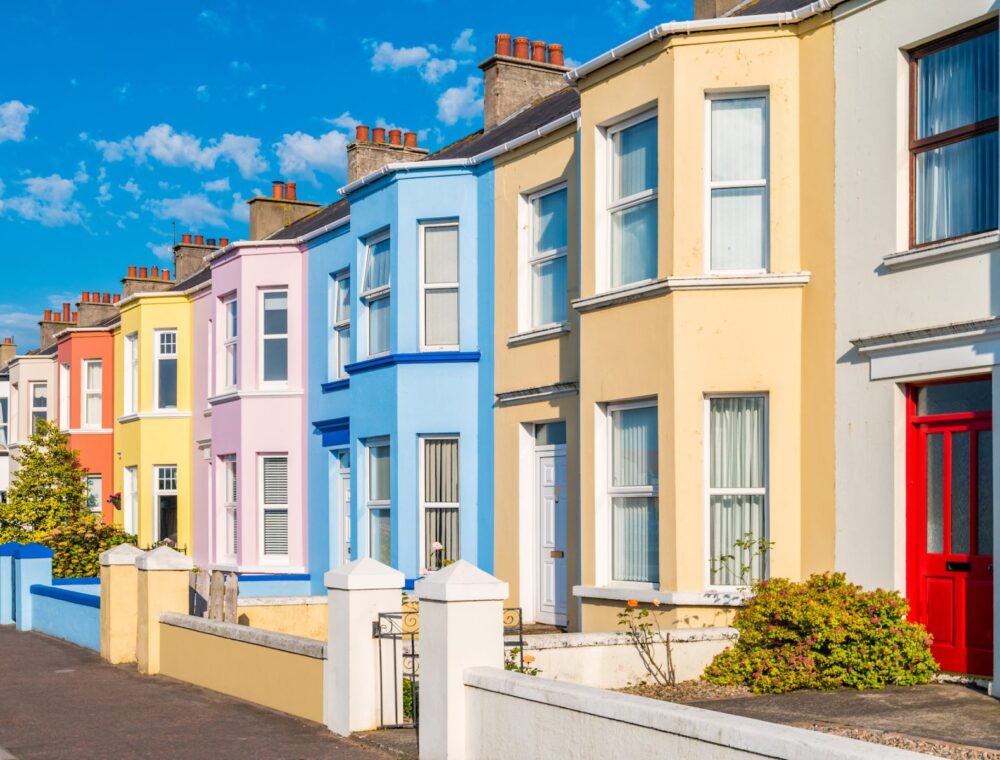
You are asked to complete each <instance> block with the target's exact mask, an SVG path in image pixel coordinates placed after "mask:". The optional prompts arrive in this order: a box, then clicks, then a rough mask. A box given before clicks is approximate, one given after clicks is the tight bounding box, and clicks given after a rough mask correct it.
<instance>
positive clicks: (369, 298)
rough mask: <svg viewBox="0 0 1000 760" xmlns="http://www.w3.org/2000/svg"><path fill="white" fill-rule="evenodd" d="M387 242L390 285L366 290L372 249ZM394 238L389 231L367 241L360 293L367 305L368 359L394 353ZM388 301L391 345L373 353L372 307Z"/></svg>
mask: <svg viewBox="0 0 1000 760" xmlns="http://www.w3.org/2000/svg"><path fill="white" fill-rule="evenodd" d="M385 240H389V241H390V243H389V284H388V285H383V286H381V287H378V288H375V289H373V290H364V287H365V280H367V279H368V265H369V257H370V256H371V250H372V248H373V247H374V246H375V245H377V244H378V243H381V242H383V241H385ZM391 241H392V236H391V234H390V233H389V231H388V230H387V231H385V232H381V233H379V234H378V235H374V236H372V237H370V238H368V239H367V240H366V241H365V258H364V263H365V265H364V271H363V272H362V273H361V283H360V293H361V302H362V303H364V305H365V321H366V322H367V324H366V325H365V328H366V330H365V353H366V355H367V356H368V357H376V356H385V355H387V354H390V353H392V242H391ZM381 300H386V301H388V302H389V303H388V305H387V307H386V308H387V309H388V310H389V343H388V345H387V346H386V349H385V351H379V352H378V353H374V354H373V353H372V350H371V336H372V328H371V305H372V303H374V302H375V301H381Z"/></svg>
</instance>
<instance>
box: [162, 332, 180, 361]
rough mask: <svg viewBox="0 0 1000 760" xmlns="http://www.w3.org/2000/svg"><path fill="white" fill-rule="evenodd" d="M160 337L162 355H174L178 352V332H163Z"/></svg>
mask: <svg viewBox="0 0 1000 760" xmlns="http://www.w3.org/2000/svg"><path fill="white" fill-rule="evenodd" d="M159 338H160V354H161V355H163V356H173V355H175V354H176V353H177V333H175V332H161V333H159Z"/></svg>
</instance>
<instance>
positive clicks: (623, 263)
mask: <svg viewBox="0 0 1000 760" xmlns="http://www.w3.org/2000/svg"><path fill="white" fill-rule="evenodd" d="M656 223H657V222H656V201H655V200H651V201H647V202H646V203H640V204H639V205H637V206H632V207H630V208H627V209H625V210H623V211H616V212H615V213H613V214H612V215H611V286H612V287H619V286H621V285H628V284H629V283H631V282H640V281H641V280H651V279H653V278H654V277H656V264H657V262H656V244H657V241H656Z"/></svg>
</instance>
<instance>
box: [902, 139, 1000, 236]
mask: <svg viewBox="0 0 1000 760" xmlns="http://www.w3.org/2000/svg"><path fill="white" fill-rule="evenodd" d="M916 213H917V230H916V233H917V242H918V243H927V242H930V241H933V240H941V239H943V238H949V237H955V236H957V235H969V234H972V233H974V232H983V231H984V230H991V229H994V228H995V227H996V226H997V133H996V132H991V133H989V134H985V135H979V136H977V137H974V138H972V139H970V140H963V141H962V142H956V143H952V144H950V145H945V146H944V147H943V148H936V149H935V150H928V151H925V152H924V153H919V154H918V155H917V201H916Z"/></svg>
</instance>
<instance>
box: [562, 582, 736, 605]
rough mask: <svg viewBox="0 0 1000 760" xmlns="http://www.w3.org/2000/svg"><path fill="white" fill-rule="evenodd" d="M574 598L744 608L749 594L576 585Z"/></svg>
mask: <svg viewBox="0 0 1000 760" xmlns="http://www.w3.org/2000/svg"><path fill="white" fill-rule="evenodd" d="M573 596H575V597H578V598H581V599H603V600H608V601H615V602H627V601H628V600H629V599H635V600H636V601H638V602H643V603H646V604H652V603H653V602H654V601H659V602H660V603H661V604H669V605H672V606H675V607H742V606H743V601H744V600H745V599H746V598H747V596H748V594H744V593H742V592H740V591H739V590H738V589H733V590H731V591H730V590H721V589H719V590H708V591H657V590H656V589H652V588H642V587H635V586H631V587H630V586H573Z"/></svg>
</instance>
